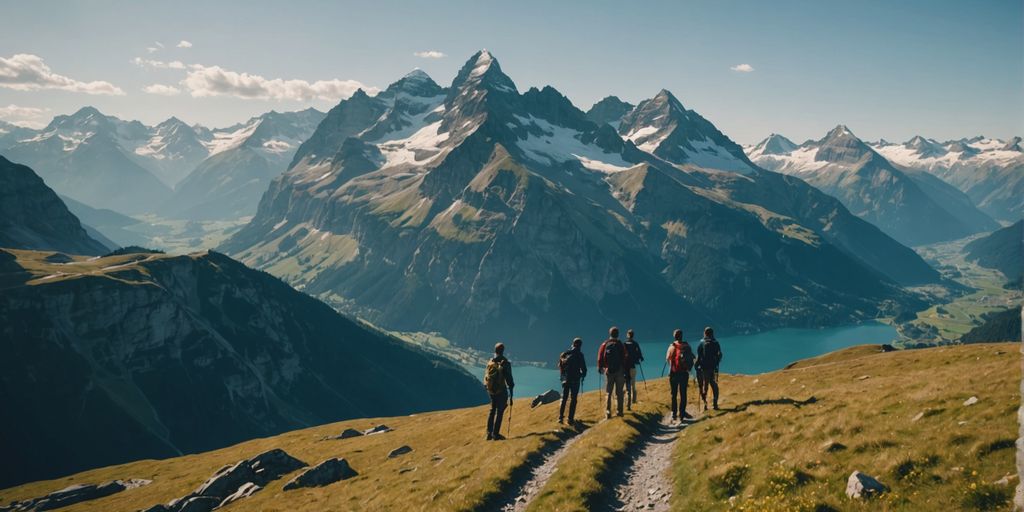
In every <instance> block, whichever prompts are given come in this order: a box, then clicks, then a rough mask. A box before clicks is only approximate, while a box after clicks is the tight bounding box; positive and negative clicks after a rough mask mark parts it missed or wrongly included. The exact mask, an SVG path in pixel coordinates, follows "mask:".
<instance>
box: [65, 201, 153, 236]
mask: <svg viewBox="0 0 1024 512" xmlns="http://www.w3.org/2000/svg"><path fill="white" fill-rule="evenodd" d="M60 199H61V201H64V204H65V205H67V207H68V210H70V211H71V213H73V214H75V217H78V220H80V221H82V226H83V227H84V228H85V230H86V231H88V232H89V236H92V237H93V238H96V239H97V240H101V239H109V240H110V243H106V242H104V243H105V244H106V245H112V246H113V247H128V246H132V245H137V246H145V245H146V244H147V243H148V242H149V239H147V238H146V237H145V236H142V235H140V234H139V233H135V232H133V231H130V230H128V229H125V228H127V227H129V226H133V225H136V224H139V220H138V219H135V218H132V217H129V216H127V215H124V214H121V213H117V212H115V211H114V210H109V209H106V208H93V207H92V206H89V205H87V204H85V203H83V202H80V201H75V200H74V199H71V198H70V197H67V196H61V198H60Z"/></svg>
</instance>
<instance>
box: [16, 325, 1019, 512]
mask: <svg viewBox="0 0 1024 512" xmlns="http://www.w3.org/2000/svg"><path fill="white" fill-rule="evenodd" d="M1020 361H1021V355H1020V345H1016V344H978V345H967V346H949V347H937V348H930V349H921V350H906V351H895V352H882V351H881V349H880V347H879V346H877V345H875V346H871V345H865V346H859V347H853V348H849V349H845V350H842V351H839V352H835V353H831V354H827V355H825V356H821V357H818V358H814V359H809V360H805V361H801V362H799V363H796V364H794V365H791V367H789V368H787V369H785V370H781V371H777V372H771V373H766V374H761V375H752V376H734V375H723V376H722V379H721V381H722V382H721V387H722V392H723V396H722V400H721V406H722V409H721V410H719V411H709V412H708V413H706V414H704V413H701V412H699V411H698V409H697V405H696V389H695V385H694V384H693V383H692V381H691V386H690V405H689V411H690V412H691V413H693V414H695V415H698V418H697V419H696V420H695V421H693V422H691V423H689V424H687V425H686V426H685V428H680V427H673V426H668V425H666V424H665V423H664V422H663V418H664V415H665V413H666V411H667V404H666V400H667V391H668V390H667V384H666V382H665V381H664V380H651V381H649V382H648V383H647V388H646V389H645V388H643V387H641V388H640V400H641V403H640V404H639V406H638V407H635V408H634V411H632V412H628V413H627V414H626V416H625V417H624V418H613V419H611V420H604V421H602V420H599V418H601V412H602V407H601V406H600V405H599V401H600V400H601V398H600V397H599V395H598V393H596V392H591V393H586V394H583V395H581V402H580V409H579V414H578V417H579V418H580V419H582V420H583V424H582V425H581V426H580V427H579V428H567V427H562V426H560V425H558V424H557V423H556V422H555V419H556V417H557V408H558V403H557V402H556V403H553V404H547V405H542V406H539V407H537V408H535V409H531V408H530V399H529V398H521V399H517V400H516V402H515V405H514V406H513V408H512V414H511V424H510V425H509V426H508V429H507V431H506V434H507V435H508V437H509V440H507V441H504V442H488V441H485V440H484V439H483V437H484V436H483V430H484V426H483V424H484V421H485V419H486V409H485V408H482V407H476V408H469V409H458V410H450V411H439V412H434V413H428V414H420V415H412V416H406V417H395V418H378V419H365V420H351V421H344V422H340V423H334V424H329V425H323V426H319V427H314V428H309V429H304V430H298V431H294V432H289V433H286V434H282V435H279V436H276V437H271V438H266V439H255V440H251V441H247V442H245V443H241V444H238V445H236V446H232V447H229V448H224V449H221V450H216V451H212V452H208V453H202V454H197V455H190V456H185V457H178V458H174V459H168V460H161V461H155V460H146V461H138V462H133V463H130V464H124V465H119V466H113V467H108V468H101V469H96V470H92V471H87V472H83V473H80V474H77V475H72V476H69V477H67V478H62V479H58V480H52V481H45V482H35V483H31V484H26V485H22V486H19V487H15V488H12V489H6V490H2V491H0V503H7V502H10V501H11V500H20V499H25V498H30V497H34V496H41V495H44V494H46V493H49V492H52V491H55V490H57V489H60V488H63V487H66V486H68V485H72V484H76V483H100V482H105V481H109V480H113V479H129V478H142V479H149V480H152V481H153V483H152V484H150V485H146V486H143V487H139V488H135V489H129V490H126V491H124V492H121V493H118V494H114V495H112V496H108V497H105V498H101V499H97V500H94V501H89V502H84V503H81V504H78V505H73V506H71V507H67V508H66V509H63V510H68V511H100V510H103V511H111V510H113V511H120V510H125V511H129V510H140V509H146V508H148V507H150V506H152V505H155V504H158V503H166V502H168V501H170V500H172V499H174V498H176V497H179V496H183V495H185V494H187V493H189V492H191V491H192V490H194V489H195V488H197V487H198V486H199V485H201V484H202V483H203V482H204V481H205V480H206V479H207V478H208V477H209V476H210V475H212V474H213V473H214V472H215V471H217V470H218V468H221V467H222V466H224V465H226V464H232V463H234V462H236V461H239V460H241V459H244V458H248V457H252V456H254V455H256V454H259V453H261V452H264V451H267V450H270V449H273V448H280V449H283V450H285V451H286V452H288V453H289V454H291V455H292V456H294V457H297V458H299V459H301V460H302V461H305V462H306V463H309V464H311V465H312V464H316V463H318V462H320V461H322V460H324V459H327V458H329V457H344V458H345V459H347V460H348V462H349V463H350V464H351V466H352V468H353V469H355V470H356V471H357V472H358V473H359V475H358V476H356V477H354V478H351V479H349V480H344V481H341V482H337V483H334V484H330V485H327V486H323V487H315V488H305V489H298V490H290V491H285V490H283V488H282V487H283V485H284V483H285V482H287V481H288V480H289V479H290V478H291V477H292V476H294V475H291V474H289V475H286V476H285V477H283V478H281V479H279V480H275V481H272V482H270V483H269V484H268V485H267V486H265V488H263V489H262V490H260V491H258V492H256V493H255V494H253V495H252V496H250V497H247V498H243V499H241V500H239V501H237V502H235V503H232V504H231V505H229V506H227V507H225V510H282V511H283V510H289V511H303V510H431V511H435V510H498V509H502V508H504V509H505V510H615V509H618V508H621V507H626V508H628V509H638V507H639V508H646V509H648V510H650V509H655V510H658V509H661V510H669V509H671V510H733V509H734V510H907V511H911V510H949V509H958V510H959V509H968V510H999V509H1008V500H1009V497H1010V496H1011V495H1012V492H1013V487H1014V486H1015V485H1016V483H1017V481H1016V477H1015V476H1014V475H1015V474H1016V471H1015V466H1014V440H1015V439H1016V437H1017V423H1016V411H1017V408H1018V406H1019V404H1020V393H1019V383H1020V379H1021V362H1020ZM421 391H422V392H429V388H428V387H426V386H424V389H423V390H421ZM377 424H386V425H388V426H389V427H391V428H392V429H394V430H393V431H391V432H386V433H382V434H376V435H370V436H359V437H354V438H350V439H343V440H325V439H324V438H326V437H327V436H334V435H337V434H339V433H340V432H341V431H343V430H345V429H346V428H354V429H358V430H364V429H367V428H369V427H371V426H374V425H377ZM503 430H505V429H503ZM403 445H407V446H409V447H410V448H412V451H411V452H409V453H406V454H404V455H400V456H396V457H394V458H389V457H388V454H389V452H390V451H391V450H393V449H395V448H398V447H400V446H403ZM854 470H859V471H861V472H863V473H866V474H868V475H871V476H874V477H875V478H877V479H878V480H880V481H881V482H882V483H884V484H885V485H887V486H888V487H889V488H890V491H889V492H887V493H885V494H883V495H882V496H881V497H879V498H875V499H873V500H871V501H866V502H862V501H859V500H853V499H851V498H847V497H846V495H845V493H844V491H845V489H846V482H847V478H848V477H849V476H850V474H851V473H852V472H853V471H854ZM649 503H650V504H651V505H652V506H651V507H648V504H649Z"/></svg>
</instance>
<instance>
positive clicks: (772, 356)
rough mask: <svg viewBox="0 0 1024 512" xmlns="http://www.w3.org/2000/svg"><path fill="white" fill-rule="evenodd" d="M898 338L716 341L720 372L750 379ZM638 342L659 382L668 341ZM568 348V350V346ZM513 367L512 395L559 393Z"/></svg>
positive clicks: (862, 335) (843, 332)
mask: <svg viewBox="0 0 1024 512" xmlns="http://www.w3.org/2000/svg"><path fill="white" fill-rule="evenodd" d="M896 337H897V334H896V329H895V328H893V327H892V326H889V325H886V324H882V323H878V322H868V323H863V324H858V325H851V326H845V327H832V328H826V329H775V330H772V331H765V332H760V333H757V334H748V335H743V336H721V337H719V338H718V341H719V342H720V343H721V344H722V353H723V358H722V366H721V371H722V372H723V373H740V374H748V375H749V374H757V373H764V372H770V371H773V370H778V369H780V368H783V367H785V366H786V365H787V364H789V363H792V362H793V361H796V360H798V359H806V358H808V357H814V356H818V355H821V354H825V353H828V352H832V351H834V350H838V349H841V348H844V347H849V346H853V345H865V344H878V343H889V342H891V341H893V340H895V339H896ZM637 339H638V340H639V341H640V347H641V349H642V350H643V353H644V359H645V361H644V363H643V373H644V374H645V375H646V376H647V378H648V379H656V378H658V377H660V376H661V372H662V367H663V363H664V361H665V351H666V350H667V349H668V345H669V343H670V342H671V339H666V340H658V341H650V340H647V339H644V338H642V337H640V336H639V335H638V336H637ZM687 341H688V342H689V343H690V346H691V347H692V348H693V349H694V351H696V350H697V343H698V342H699V341H700V340H687ZM598 344H599V343H598V342H596V341H595V342H589V343H586V342H585V343H584V344H583V353H584V354H585V355H586V356H587V361H588V363H589V364H590V365H591V368H590V369H589V370H588V374H587V378H586V380H585V381H584V382H583V388H584V389H585V390H588V391H589V390H594V389H597V377H598V374H597V372H596V371H595V368H594V365H596V364H597V346H598ZM566 346H567V347H568V343H567V344H566ZM510 349H511V347H510ZM562 350H564V349H562ZM510 353H511V350H510ZM557 358H558V354H557V353H553V354H551V359H552V361H553V360H555V359H557ZM515 363H516V362H515V359H512V366H513V371H512V374H513V375H514V377H515V381H516V389H515V394H516V396H518V397H526V396H534V395H538V394H540V393H543V392H544V391H547V390H548V389H556V390H560V389H561V384H559V380H558V370H556V369H549V368H537V367H534V366H517V365H516V364H515ZM467 369H468V370H469V371H470V372H472V373H473V375H476V376H477V377H479V378H481V379H482V378H483V368H477V367H470V368H467ZM639 380H640V375H637V381H639ZM638 384H639V382H638ZM641 386H642V385H641ZM640 392H643V387H641V388H640Z"/></svg>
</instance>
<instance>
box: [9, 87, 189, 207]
mask: <svg viewBox="0 0 1024 512" xmlns="http://www.w3.org/2000/svg"><path fill="white" fill-rule="evenodd" d="M147 134H148V129H147V127H146V126H144V125H143V124H142V123H139V122H138V121H131V122H128V121H122V120H120V119H117V118H115V117H111V116H105V115H103V114H101V113H100V112H99V111H98V110H96V109H94V108H92V107H85V108H82V109H81V110H79V111H78V112H76V113H74V114H72V115H70V116H57V117H55V118H54V119H53V121H51V122H50V124H49V125H48V126H47V127H46V128H44V129H43V130H42V131H41V132H40V133H39V134H37V135H36V136H35V137H32V138H29V139H24V140H21V141H19V142H17V143H15V144H14V145H12V146H11V147H9V148H7V149H6V150H4V155H5V156H6V157H7V158H8V159H10V160H13V161H16V162H21V163H24V164H26V165H29V166H31V167H32V168H33V169H35V171H36V172H38V173H39V175H40V176H42V177H43V179H45V180H46V182H47V184H48V185H49V186H50V187H52V188H53V189H54V190H55V191H56V192H57V193H59V194H61V195H66V196H69V197H72V198H74V199H76V200H78V201H81V202H84V203H86V204H91V205H102V206H104V207H109V208H113V209H115V210H118V211H123V212H126V213H138V212H143V211H147V210H149V209H151V207H152V205H153V204H156V202H158V201H161V200H163V198H165V197H167V196H168V195H169V194H170V189H169V188H168V187H167V186H166V185H165V184H163V183H161V182H160V180H159V179H157V178H156V176H154V175H153V174H152V173H150V172H149V171H148V170H147V169H145V168H144V167H143V166H142V165H140V159H141V157H139V156H138V155H136V154H135V153H134V152H133V151H131V145H132V144H133V143H134V142H137V141H141V140H148V138H147Z"/></svg>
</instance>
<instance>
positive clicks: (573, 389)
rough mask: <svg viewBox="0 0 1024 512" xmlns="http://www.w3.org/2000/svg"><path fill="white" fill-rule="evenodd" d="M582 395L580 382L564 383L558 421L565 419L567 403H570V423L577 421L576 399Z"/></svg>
mask: <svg viewBox="0 0 1024 512" xmlns="http://www.w3.org/2000/svg"><path fill="white" fill-rule="evenodd" d="M579 394H580V381H578V380H577V381H575V382H573V381H571V380H570V381H565V382H563V383H562V403H561V404H560V405H559V407H558V420H559V421H561V420H563V419H565V403H566V402H569V422H570V423H571V422H572V421H573V420H575V419H576V397H577V396H579Z"/></svg>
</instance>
